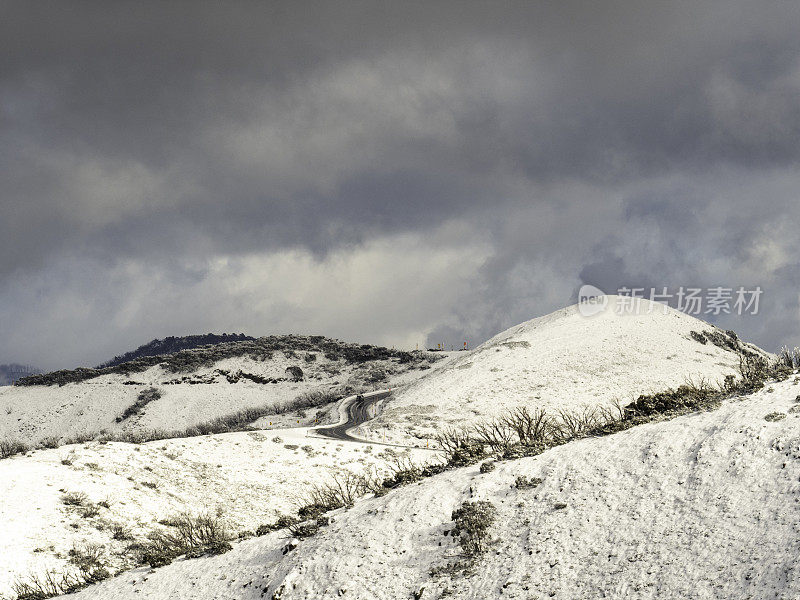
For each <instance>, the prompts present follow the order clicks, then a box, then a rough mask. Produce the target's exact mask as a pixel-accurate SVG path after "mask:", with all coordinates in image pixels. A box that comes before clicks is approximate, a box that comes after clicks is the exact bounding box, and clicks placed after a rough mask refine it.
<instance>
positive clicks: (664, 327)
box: [365, 296, 769, 440]
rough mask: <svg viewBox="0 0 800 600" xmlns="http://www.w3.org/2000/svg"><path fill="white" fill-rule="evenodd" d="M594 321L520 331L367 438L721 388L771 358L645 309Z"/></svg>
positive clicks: (437, 378)
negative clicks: (688, 386)
mask: <svg viewBox="0 0 800 600" xmlns="http://www.w3.org/2000/svg"><path fill="white" fill-rule="evenodd" d="M608 298H609V300H610V302H609V306H608V308H607V309H606V310H605V311H604V312H602V313H600V314H596V315H594V316H590V317H586V316H583V315H582V314H581V311H580V310H579V305H574V306H569V307H566V308H563V309H560V310H557V311H555V312H553V313H551V314H548V315H545V316H543V317H539V318H536V319H532V320H530V321H526V322H524V323H520V324H519V325H516V326H514V327H511V328H509V329H507V330H506V331H503V332H502V333H499V334H498V335H496V336H495V337H493V338H492V339H490V340H488V341H487V342H485V343H484V344H481V345H480V346H478V347H477V348H475V349H474V350H471V351H468V352H459V353H457V356H455V358H453V360H451V361H450V362H448V363H447V364H445V365H443V366H442V367H441V368H440V369H437V370H436V371H432V372H430V373H429V374H427V375H426V376H424V377H421V378H419V379H418V380H417V381H415V382H414V383H412V384H410V385H409V386H407V387H405V388H404V389H401V390H398V391H397V393H396V394H394V397H393V398H392V399H391V400H390V401H388V402H387V403H386V405H385V408H384V412H383V414H382V415H381V417H379V418H378V419H376V420H374V421H372V422H371V424H370V427H369V428H368V429H367V430H365V435H366V436H370V435H372V436H376V435H378V433H379V432H382V431H383V430H384V428H385V429H386V430H387V431H388V432H389V435H390V436H392V439H397V440H400V439H404V438H405V439H408V438H409V436H411V437H430V436H434V435H435V434H436V433H437V432H438V431H441V430H442V428H445V427H448V426H462V425H465V424H468V423H471V422H475V421H479V420H482V419H486V418H491V417H494V416H496V415H498V414H500V413H502V412H504V411H506V410H508V409H509V408H512V407H514V406H518V405H524V406H527V407H529V408H541V409H544V410H547V411H549V412H551V413H552V412H558V411H562V410H564V411H579V410H581V409H583V408H585V407H589V408H591V407H596V406H610V405H611V404H612V403H614V402H617V401H618V402H619V403H621V404H623V405H624V404H627V403H629V402H631V401H632V400H634V399H635V398H636V397H637V396H639V395H640V394H647V393H652V392H657V391H661V390H664V389H666V388H670V387H676V386H678V385H681V384H683V383H685V382H686V381H687V380H694V381H695V382H700V381H706V382H709V383H712V384H716V383H719V382H722V381H723V380H724V378H725V377H726V376H727V375H733V374H736V373H737V372H738V366H739V361H740V357H741V356H743V355H746V354H748V353H749V354H759V355H762V356H769V355H768V353H766V352H764V351H763V350H761V349H760V348H757V347H756V346H753V345H752V344H748V343H745V342H742V341H741V340H739V338H738V337H737V336H736V334H735V333H733V332H726V331H722V330H720V329H718V328H716V327H714V326H713V325H710V324H709V323H706V322H705V321H701V320H699V319H697V318H695V317H692V316H690V315H687V314H684V313H681V312H679V311H677V310H674V309H672V308H669V307H667V306H665V305H662V304H657V303H651V302H649V301H647V300H642V301H641V304H640V306H639V310H638V313H637V314H618V312H617V311H616V310H614V308H613V307H614V302H615V301H616V298H617V297H616V296H609V297H608Z"/></svg>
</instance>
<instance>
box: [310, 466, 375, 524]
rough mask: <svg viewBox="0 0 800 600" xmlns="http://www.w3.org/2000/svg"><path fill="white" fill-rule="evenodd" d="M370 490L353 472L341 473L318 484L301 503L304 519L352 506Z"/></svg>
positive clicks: (359, 476)
mask: <svg viewBox="0 0 800 600" xmlns="http://www.w3.org/2000/svg"><path fill="white" fill-rule="evenodd" d="M368 491H369V490H368V489H367V484H366V480H365V478H364V477H363V476H361V475H356V474H355V473H353V472H352V471H346V470H343V471H339V472H337V473H335V474H334V475H333V477H331V478H330V480H328V481H327V482H325V483H321V484H316V485H314V486H312V487H311V489H310V490H309V491H308V492H307V493H306V494H305V496H303V497H302V498H301V500H300V501H299V504H300V508H299V510H298V511H297V512H298V514H299V515H300V518H302V519H309V518H316V517H318V516H320V515H321V514H323V513H325V512H328V511H329V510H335V509H337V508H344V507H346V506H352V505H353V503H354V502H355V501H356V499H357V498H358V497H359V496H363V495H364V494H366V493H367V492H368Z"/></svg>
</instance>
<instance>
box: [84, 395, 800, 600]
mask: <svg viewBox="0 0 800 600" xmlns="http://www.w3.org/2000/svg"><path fill="white" fill-rule="evenodd" d="M799 391H800V386H797V385H796V384H795V383H794V381H792V380H789V381H786V382H783V383H779V384H774V385H772V386H770V387H768V388H767V389H765V390H762V391H761V392H758V393H757V394H755V395H753V396H749V397H745V398H741V399H735V400H731V401H727V402H725V403H724V404H723V406H722V407H721V408H719V409H718V410H716V411H712V412H707V413H699V414H692V415H687V416H683V417H679V418H676V419H674V420H671V421H664V422H659V423H651V424H647V425H642V426H639V427H636V428H634V429H630V430H628V431H625V432H622V433H618V434H615V435H612V436H608V437H603V438H597V439H584V440H581V441H577V442H572V443H569V444H567V445H565V446H561V447H557V448H553V449H551V450H548V451H547V452H545V453H544V454H542V455H540V456H538V457H534V458H525V459H520V460H515V461H509V462H504V463H499V464H498V466H497V468H496V469H495V470H494V471H492V472H490V473H487V474H481V473H479V470H478V467H477V466H474V467H466V468H463V469H459V470H456V471H450V472H447V473H445V474H443V475H440V476H437V477H434V478H431V479H428V480H425V481H423V482H422V483H420V484H418V485H410V486H407V487H404V488H401V489H400V490H398V491H395V492H392V493H390V494H389V495H388V496H385V497H383V498H377V499H371V498H370V499H365V500H362V501H360V502H358V503H357V504H356V506H355V507H354V508H352V509H350V510H347V511H339V512H338V513H334V521H333V523H332V524H331V525H330V526H329V527H326V528H323V530H322V531H321V532H320V533H319V534H317V535H316V536H314V537H312V538H309V539H307V540H304V541H302V542H300V544H299V546H298V547H297V548H296V549H295V550H293V551H291V552H289V553H288V554H286V555H284V554H283V553H282V552H281V549H282V548H283V546H284V545H285V543H286V539H285V535H284V534H282V533H281V532H276V533H273V534H270V535H268V536H265V537H261V538H256V539H251V540H248V541H245V542H242V543H240V544H237V545H236V546H235V547H234V549H233V550H232V551H231V552H229V553H227V554H223V555H220V556H216V557H211V558H202V559H193V560H185V561H179V562H176V563H174V564H172V565H170V566H168V567H164V568H160V569H156V570H151V569H148V568H140V569H136V570H134V571H131V572H127V573H125V574H123V575H121V576H119V577H117V578H115V579H113V580H109V581H107V582H104V583H101V584H99V585H97V586H93V587H91V588H88V589H86V590H84V591H83V592H80V593H79V594H77V596H76V598H77V599H79V600H90V599H103V600H105V599H107V598H115V599H120V600H124V599H126V598H130V599H142V598H148V599H152V600H167V599H170V600H173V599H175V600H177V599H183V598H189V597H191V598H195V599H197V600H203V599H208V600H211V599H215V600H223V599H231V600H233V599H242V600H246V599H253V600H260V599H261V598H276V599H277V598H280V600H289V599H294V598H297V599H300V598H303V599H308V598H334V597H344V598H353V599H365V600H366V599H369V600H373V599H387V600H390V599H391V600H395V599H398V598H422V599H423V600H425V599H432V598H442V597H452V598H459V599H462V598H463V599H475V600H485V599H487V598H525V599H529V598H537V599H538V598H565V599H569V600H574V599H579V598H587V599H588V598H602V597H606V598H682V599H685V598H703V599H717V598H753V599H764V598H777V599H781V598H782V599H793V598H797V597H800V565H798V561H797V557H798V553H799V552H800V411H798V409H797V407H798V406H800V404H798V403H797V401H796V397H797V395H798V392H799ZM775 412H778V413H781V414H782V415H784V418H782V419H781V420H777V421H768V420H765V419H764V417H765V416H766V415H767V414H770V413H775ZM519 476H527V477H539V478H541V479H542V480H543V481H542V483H541V485H539V486H538V487H535V488H528V489H519V488H517V487H515V485H514V483H515V480H516V478H517V477H519ZM464 500H487V501H490V502H491V503H493V504H494V505H495V507H496V508H497V511H498V516H497V519H496V521H495V526H494V527H493V528H492V530H491V536H492V537H493V538H494V540H495V541H494V542H493V543H492V546H491V549H490V550H489V552H487V553H486V554H485V555H483V556H482V557H480V558H479V559H478V560H477V562H476V564H475V566H474V569H473V571H472V573H471V574H469V575H468V576H465V577H461V576H458V577H451V576H449V575H446V574H444V575H438V576H432V575H431V574H430V570H431V569H432V568H435V567H438V566H442V565H445V564H446V563H447V562H448V561H453V560H456V559H457V558H458V547H457V546H456V544H455V543H454V540H453V539H452V537H450V536H446V535H444V533H445V532H446V531H448V530H450V529H452V526H453V524H452V522H451V513H452V511H453V509H454V508H456V507H458V506H459V505H460V504H461V503H462V502H463V501H464Z"/></svg>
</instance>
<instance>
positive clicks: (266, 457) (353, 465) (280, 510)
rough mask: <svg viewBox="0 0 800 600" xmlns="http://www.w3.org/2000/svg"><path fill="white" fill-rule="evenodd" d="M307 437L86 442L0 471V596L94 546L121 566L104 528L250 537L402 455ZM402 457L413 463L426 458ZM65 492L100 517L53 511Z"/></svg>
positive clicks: (138, 533)
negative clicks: (198, 525)
mask: <svg viewBox="0 0 800 600" xmlns="http://www.w3.org/2000/svg"><path fill="white" fill-rule="evenodd" d="M307 434H308V430H307V429H285V430H280V431H258V432H256V431H254V432H242V433H229V434H220V435H212V436H202V437H194V438H185V439H172V440H162V441H157V442H150V443H147V444H141V445H133V444H126V443H118V442H110V443H106V444H103V443H99V442H90V443H87V444H82V445H71V446H64V447H61V448H58V449H53V450H37V451H35V452H33V453H31V454H30V455H29V456H18V457H14V458H11V459H7V460H2V461H0V498H2V502H0V523H2V533H1V534H0V565H2V568H0V594H3V593H9V592H10V586H11V584H12V582H13V580H14V578H15V576H26V575H28V574H29V573H42V572H44V571H45V570H46V569H57V570H63V569H64V567H65V566H66V558H67V554H68V552H69V550H70V549H71V548H72V547H73V546H74V545H75V546H78V547H80V546H82V545H85V544H98V545H103V546H104V547H105V550H104V554H105V556H106V557H108V558H109V559H110V562H111V564H112V565H113V566H114V567H115V568H116V569H118V568H120V567H122V566H125V565H129V564H130V554H131V553H130V552H126V550H125V548H126V546H127V545H129V544H130V543H131V540H123V541H116V540H113V539H112V533H111V531H110V530H109V526H110V525H111V524H113V523H121V524H124V525H126V526H127V527H129V528H130V530H131V533H132V534H133V535H134V537H135V538H136V539H139V540H142V539H144V538H145V537H146V534H147V533H148V532H149V531H151V530H153V529H154V528H159V525H158V521H159V520H163V519H165V518H169V517H174V516H176V515H178V514H180V513H184V512H189V513H192V514H195V515H197V514H201V513H208V514H212V515H215V514H220V515H222V516H223V520H224V521H225V523H226V524H227V525H228V526H229V528H230V530H231V531H232V532H234V533H236V532H240V531H245V530H247V531H253V530H255V529H256V527H257V526H258V525H260V524H268V523H274V522H275V520H276V517H277V516H278V515H279V514H292V513H294V512H296V510H297V508H298V506H297V502H298V500H299V499H300V498H301V497H302V496H303V493H304V491H305V490H306V489H307V488H308V487H309V486H310V485H312V484H314V483H315V482H321V481H323V480H325V478H327V477H330V476H331V475H332V474H333V473H335V472H336V471H337V470H339V469H348V470H351V471H353V472H356V473H361V472H364V471H365V470H367V469H370V468H371V469H383V468H384V467H385V465H386V463H387V461H391V460H393V457H392V453H393V452H395V451H396V452H398V453H402V452H404V451H403V450H402V449H394V450H392V449H389V448H388V447H385V446H379V445H374V446H373V445H369V444H359V443H353V442H346V441H344V442H336V441H333V440H323V439H319V438H315V437H308V436H307ZM387 450H389V453H388V454H387ZM409 452H410V457H412V458H413V459H414V460H418V461H422V460H430V459H432V458H434V457H433V456H432V455H431V453H430V452H425V451H423V450H415V451H409ZM67 492H77V493H84V494H86V496H87V498H88V501H89V502H90V503H93V504H97V503H99V502H103V501H107V502H108V504H109V507H108V508H106V507H103V506H101V507H99V513H98V515H97V516H94V517H91V518H85V517H82V516H81V514H80V508H77V507H68V506H66V505H65V504H64V503H63V501H62V496H63V495H64V494H65V493H67Z"/></svg>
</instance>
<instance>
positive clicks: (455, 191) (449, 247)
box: [0, 0, 800, 369]
mask: <svg viewBox="0 0 800 600" xmlns="http://www.w3.org/2000/svg"><path fill="white" fill-rule="evenodd" d="M797 23H800V3H796V2H785V1H779V2H777V1H770V0H760V1H758V2H755V1H750V2H742V1H739V0H725V1H724V2H716V1H704V0H698V1H694V2H669V3H667V2H639V1H624V2H623V1H613V0H611V1H604V2H585V1H580V2H573V1H570V0H560V1H557V2H556V1H554V2H535V1H532V2H519V3H516V2H469V1H466V0H459V1H457V2H363V3H362V2H357V1H352V2H345V3H343V2H324V3H314V2H302V3H298V2H277V1H271V2H235V1H233V2H214V3H206V2H201V1H197V0H195V1H192V2H179V1H171V2H169V3H166V2H164V3H161V2H153V3H139V2H114V1H113V0H104V1H102V2H100V1H98V2H81V1H75V2H69V3H67V2H45V1H42V2H29V1H27V0H20V1H14V0H6V1H4V2H0V363H3V362H25V363H33V364H36V365H39V366H40V367H41V368H45V369H55V368H71V367H74V366H77V365H93V364H98V363H100V362H102V361H104V360H107V359H109V358H111V357H113V356H114V355H116V354H121V353H122V352H125V351H127V350H130V349H132V348H134V347H136V346H138V345H140V344H143V343H146V342H148V341H150V340H151V339H153V338H162V337H165V336H168V335H186V334H192V333H206V332H216V333H221V332H244V333H247V334H250V335H255V336H259V335H269V334H280V333H308V334H321V335H327V336H330V337H337V338H340V339H345V340H349V341H360V342H366V343H375V344H381V345H386V346H394V347H398V348H399V347H402V348H415V347H417V346H419V347H420V348H422V347H424V346H430V345H433V344H436V343H440V342H444V343H445V344H447V345H450V344H452V345H455V346H459V345H461V344H462V343H463V341H464V340H467V341H468V342H469V344H470V345H471V346H473V345H475V344H477V343H479V342H481V341H483V340H485V339H487V338H488V337H491V336H492V335H494V334H495V333H497V332H499V331H501V330H503V329H505V328H507V327H510V326H512V325H514V324H517V323H519V322H522V321H525V320H528V319H531V318H533V317H537V316H540V315H543V314H546V313H548V312H551V311H553V310H555V309H558V308H561V307H563V306H566V305H568V304H571V303H574V302H575V301H576V299H577V297H578V290H579V289H580V288H581V286H582V285H584V284H591V285H594V286H597V287H598V288H600V289H601V290H603V291H605V292H607V293H615V292H616V291H617V290H619V289H620V288H644V289H645V290H649V289H651V288H658V289H661V288H665V287H666V288H668V289H669V290H671V291H674V290H678V289H679V288H699V289H704V290H705V289H708V288H712V287H724V288H731V289H738V288H740V287H743V288H746V289H748V290H751V289H755V288H757V287H758V288H760V289H761V290H762V294H761V296H760V306H759V311H758V314H756V315H753V314H745V315H739V314H735V312H733V311H732V313H731V314H724V313H721V314H720V315H714V314H704V315H701V316H702V317H703V318H705V319H706V320H709V321H711V322H714V323H716V324H718V325H719V326H721V327H724V328H726V329H734V330H736V331H737V332H739V334H740V335H741V336H742V337H743V338H745V339H749V340H752V341H754V342H756V343H758V344H759V345H761V346H763V347H764V348H766V349H768V350H773V351H774V350H777V349H779V348H780V347H781V346H783V345H794V344H800V300H799V298H798V291H800V268H799V267H800V264H799V261H800V233H798V224H800V202H798V195H799V194H800V192H799V190H800V169H798V166H799V165H798V162H799V159H800V102H799V101H798V98H800V36H798V35H797Z"/></svg>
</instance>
